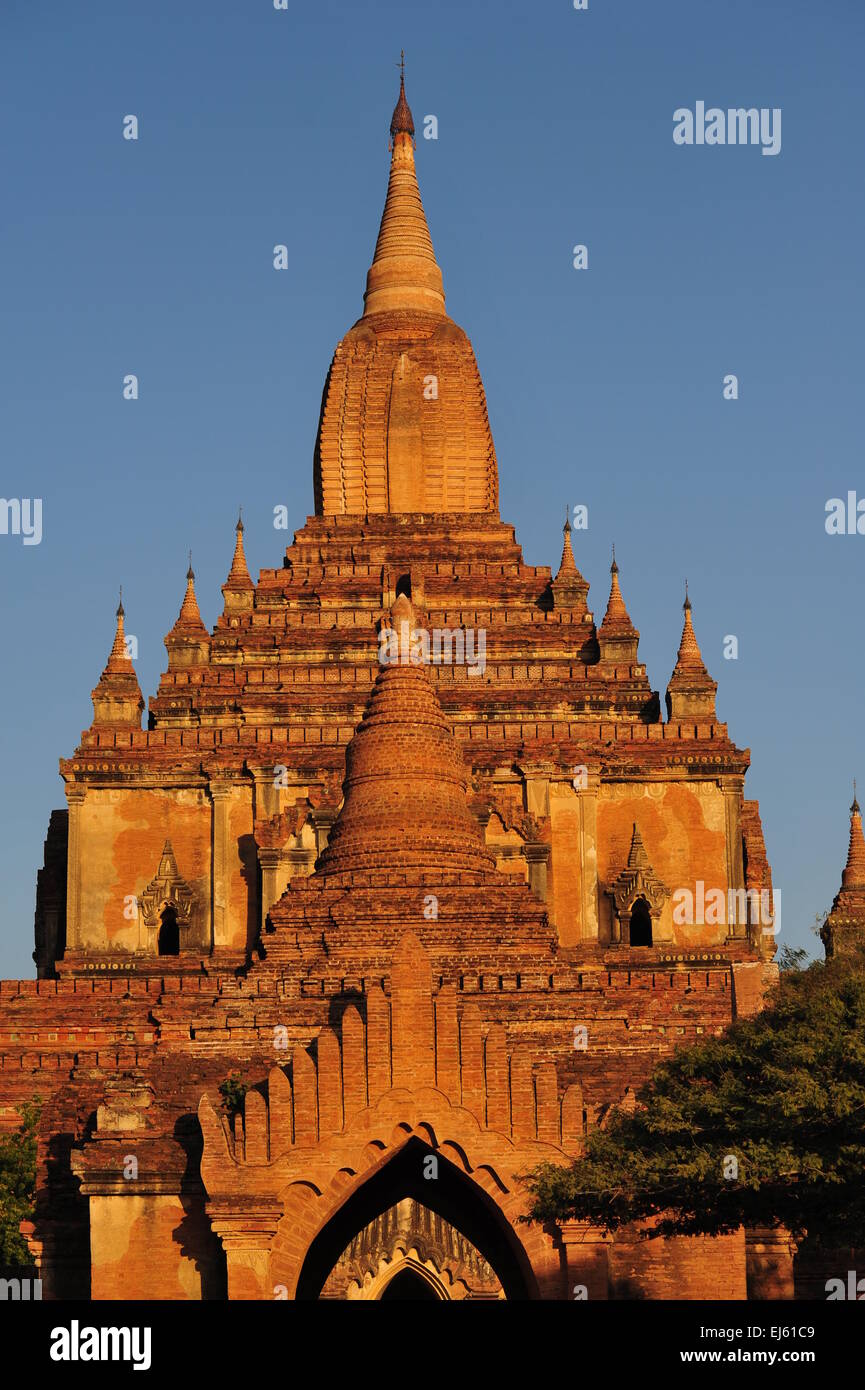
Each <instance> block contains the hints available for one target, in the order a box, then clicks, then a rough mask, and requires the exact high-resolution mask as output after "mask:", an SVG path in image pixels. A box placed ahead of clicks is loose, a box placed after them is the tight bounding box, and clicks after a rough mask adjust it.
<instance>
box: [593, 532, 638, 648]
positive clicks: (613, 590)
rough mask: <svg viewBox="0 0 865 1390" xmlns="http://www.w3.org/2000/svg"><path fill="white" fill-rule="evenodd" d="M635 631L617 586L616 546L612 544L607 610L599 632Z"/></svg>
mask: <svg viewBox="0 0 865 1390" xmlns="http://www.w3.org/2000/svg"><path fill="white" fill-rule="evenodd" d="M614 628H615V629H616V630H617V631H619V632H625V631H627V632H635V631H636V628H635V627H634V624H633V623H632V622H631V618H630V614H629V613H628V610H627V608H626V607H625V600H624V599H623V597H622V590H621V588H620V587H619V566H618V565H617V564H616V547H615V546H613V562H612V564H611V565H610V597H609V599H608V600H607V611H606V613H605V614H604V621H603V622H602V623H601V632H604V631H605V630H606V631H612V630H613V629H614Z"/></svg>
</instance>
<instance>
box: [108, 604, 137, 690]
mask: <svg viewBox="0 0 865 1390" xmlns="http://www.w3.org/2000/svg"><path fill="white" fill-rule="evenodd" d="M115 616H116V620H117V622H116V626H115V629H114V643H113V645H112V648H111V651H110V653H109V656H108V664H107V666H106V667H105V670H106V672H115V671H125V672H129V671H134V670H135V667H134V666H133V665H132V659H131V657H130V655H129V647H128V646H127V643H126V632H125V629H124V626H123V620H124V618H125V616H126V611H125V609H124V607H123V585H122V584H121V586H120V601H119V602H118V604H117V613H116V615H115Z"/></svg>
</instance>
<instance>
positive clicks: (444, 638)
mask: <svg viewBox="0 0 865 1390" xmlns="http://www.w3.org/2000/svg"><path fill="white" fill-rule="evenodd" d="M378 659H379V662H380V664H381V665H382V666H429V664H430V662H432V663H433V665H434V666H441V665H445V666H466V667H467V668H468V674H469V675H470V676H482V675H483V673H484V671H485V670H486V664H487V634H486V628H482V627H481V628H478V629H477V631H475V629H474V628H471V627H468V628H463V627H457V628H448V627H434V628H433V630H432V636H430V633H429V632H427V630H426V628H423V627H416V628H412V627H411V625H410V623H409V622H408V621H407V620H406V619H405V618H403V620H402V622H401V623H400V630H399V632H397V631H396V629H395V628H392V627H383V628H382V629H381V632H380V633H379V635H378Z"/></svg>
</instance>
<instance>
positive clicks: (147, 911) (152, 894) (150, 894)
mask: <svg viewBox="0 0 865 1390" xmlns="http://www.w3.org/2000/svg"><path fill="white" fill-rule="evenodd" d="M193 898H194V894H193V891H192V889H191V888H190V886H189V884H188V883H187V882H186V879H185V878H183V876H182V875H181V873H180V870H179V869H178V867H177V860H176V859H175V857H174V850H173V849H172V846H171V841H170V840H166V841H165V844H164V845H163V848H162V854H161V856H160V860H159V868H158V869H157V870H156V877H155V878H152V879H151V880H150V882H149V883H148V885H147V887H146V888H145V889H144V892H143V893H142V894H141V896H140V897H139V900H138V901H139V903H140V906H141V915H142V917H143V918H144V923H145V925H146V926H148V927H158V926H159V922H160V918H161V916H162V913H163V912H164V911H165V909H166V908H167V907H170V908H173V909H174V913H175V916H176V917H177V925H178V926H179V927H188V926H189V923H190V920H191V918H192V904H193Z"/></svg>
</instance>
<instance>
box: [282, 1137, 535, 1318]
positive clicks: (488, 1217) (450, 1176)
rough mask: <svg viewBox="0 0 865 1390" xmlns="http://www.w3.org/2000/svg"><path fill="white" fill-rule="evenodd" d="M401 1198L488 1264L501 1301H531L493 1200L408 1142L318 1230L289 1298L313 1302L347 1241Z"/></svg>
mask: <svg viewBox="0 0 865 1390" xmlns="http://www.w3.org/2000/svg"><path fill="white" fill-rule="evenodd" d="M428 1157H434V1158H435V1160H436V1165H437V1175H436V1176H435V1177H430V1178H426V1177H425V1176H424V1170H425V1167H426V1166H427V1165H425V1163H424V1160H425V1159H426V1158H428ZM405 1197H412V1198H415V1199H416V1200H417V1201H418V1202H421V1203H423V1205H424V1206H425V1207H428V1208H429V1209H430V1211H434V1212H437V1213H439V1215H441V1216H442V1217H443V1218H444V1219H445V1221H447V1222H449V1223H450V1224H451V1225H452V1226H453V1227H454V1229H455V1230H457V1231H459V1232H461V1233H462V1234H463V1235H464V1236H465V1237H466V1239H467V1240H468V1241H470V1242H471V1243H472V1245H473V1246H475V1248H476V1249H477V1250H478V1251H480V1253H481V1254H482V1255H483V1257H484V1259H485V1260H487V1261H488V1262H489V1264H490V1265H491V1267H492V1269H493V1270H494V1271H495V1274H496V1276H497V1278H498V1280H499V1282H500V1284H501V1287H502V1289H503V1290H504V1293H505V1297H506V1298H511V1299H523V1298H531V1297H536V1296H537V1291H536V1287H535V1281H534V1277H533V1275H532V1271H531V1267H530V1264H529V1261H528V1257H527V1256H526V1253H525V1251H524V1250H523V1247H522V1245H521V1243H520V1241H519V1240H518V1238H517V1236H516V1234H515V1232H514V1231H513V1230H512V1229H511V1227H510V1225H509V1224H508V1222H507V1220H506V1218H505V1217H504V1215H503V1214H502V1212H501V1210H500V1209H499V1207H498V1206H497V1205H496V1203H495V1202H494V1201H493V1199H492V1198H491V1197H489V1196H488V1195H487V1193H486V1192H484V1190H483V1189H482V1188H481V1187H479V1186H478V1184H477V1183H475V1182H473V1181H472V1179H471V1178H470V1177H469V1176H468V1175H467V1174H466V1173H463V1172H461V1171H460V1169H459V1168H457V1167H456V1165H455V1164H453V1163H451V1162H450V1161H449V1159H447V1158H445V1157H444V1155H443V1154H442V1153H440V1152H438V1153H436V1152H435V1151H434V1150H433V1149H431V1148H430V1147H429V1145H427V1144H425V1143H424V1142H423V1141H422V1140H420V1139H418V1138H411V1139H409V1140H408V1142H407V1143H406V1144H404V1145H403V1147H402V1148H401V1149H400V1150H399V1152H398V1153H396V1154H395V1155H394V1156H393V1158H391V1159H390V1160H389V1161H388V1162H387V1163H385V1164H383V1165H382V1167H380V1168H378V1169H377V1170H376V1171H375V1172H374V1173H373V1174H372V1176H371V1177H369V1178H368V1179H367V1181H366V1182H364V1183H362V1184H361V1186H360V1187H358V1188H356V1189H355V1191H354V1192H353V1193H352V1194H351V1196H350V1197H348V1198H347V1200H346V1201H345V1202H344V1203H343V1205H342V1206H341V1207H340V1208H339V1210H338V1211H336V1212H335V1213H334V1215H333V1216H332V1217H331V1219H330V1221H328V1222H327V1224H326V1225H325V1226H324V1227H323V1228H322V1230H320V1231H319V1233H318V1235H317V1236H316V1237H315V1239H314V1240H313V1241H312V1244H311V1245H310V1247H309V1250H308V1251H307V1253H306V1258H305V1259H304V1262H303V1267H302V1269H301V1272H300V1277H299V1279H298V1283H297V1292H296V1294H295V1297H296V1298H297V1299H298V1300H301V1301H302V1300H311V1299H318V1297H319V1296H320V1294H321V1291H322V1289H323V1288H324V1285H325V1283H326V1282H327V1279H328V1276H329V1274H330V1273H331V1270H332V1269H333V1268H334V1266H335V1265H336V1263H337V1262H338V1260H339V1258H340V1256H341V1255H342V1253H343V1251H344V1250H345V1249H346V1247H347V1246H348V1245H349V1243H350V1242H351V1240H352V1239H353V1238H354V1237H355V1236H356V1235H357V1233H358V1232H359V1231H361V1230H362V1229H363V1228H364V1227H365V1226H367V1225H369V1223H370V1222H372V1221H374V1220H375V1218H376V1217H378V1216H380V1215H381V1214H382V1213H383V1212H385V1211H388V1210H390V1209H391V1208H393V1207H394V1206H395V1205H396V1204H397V1203H398V1202H399V1201H401V1200H402V1199H403V1198H405ZM395 1277H397V1276H395ZM399 1277H402V1275H399ZM405 1287H406V1289H410V1288H411V1287H415V1288H416V1285H414V1286H412V1285H406V1286H405ZM433 1292H434V1294H435V1291H433ZM395 1296H396V1295H394V1297H395ZM406 1296H409V1295H408V1293H407V1294H406ZM435 1296H438V1295H435Z"/></svg>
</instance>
